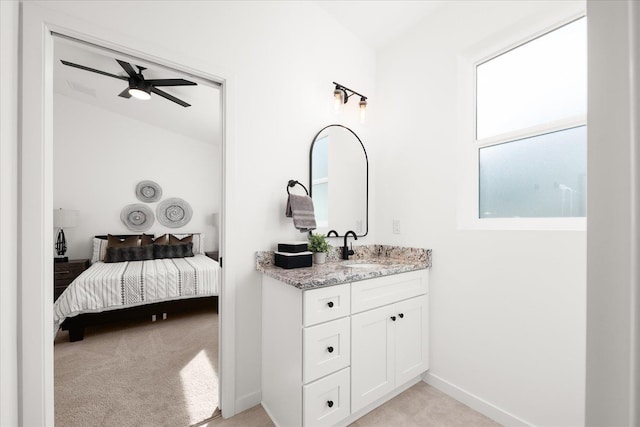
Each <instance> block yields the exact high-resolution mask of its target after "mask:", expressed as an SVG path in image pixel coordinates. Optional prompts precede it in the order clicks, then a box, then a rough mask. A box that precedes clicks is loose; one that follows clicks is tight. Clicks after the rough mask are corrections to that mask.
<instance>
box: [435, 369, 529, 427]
mask: <svg viewBox="0 0 640 427" xmlns="http://www.w3.org/2000/svg"><path fill="white" fill-rule="evenodd" d="M422 380H423V381H424V382H426V383H427V384H429V385H430V386H432V387H434V388H437V389H438V390H440V391H441V392H443V393H445V394H448V395H449V396H451V397H453V398H454V399H456V400H458V401H460V402H462V403H464V404H465V405H467V406H468V407H470V408H472V409H475V410H476V411H478V412H480V413H481V414H483V415H485V416H487V417H489V418H491V419H492V420H494V421H496V422H498V423H500V424H502V425H504V426H508V427H533V424H531V423H529V422H527V421H525V420H523V419H522V418H518V417H517V416H515V415H513V414H510V413H509V412H507V411H505V410H503V409H500V408H499V407H497V406H496V405H494V404H492V403H489V402H487V401H486V400H484V399H482V398H480V397H478V396H476V395H474V394H472V393H469V392H468V391H466V390H464V389H462V388H460V387H458V386H456V385H454V384H452V383H450V382H449V381H447V380H444V379H442V378H440V377H439V376H437V375H433V374H432V373H429V372H427V373H425V374H424V375H423V376H422Z"/></svg>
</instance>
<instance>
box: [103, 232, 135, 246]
mask: <svg viewBox="0 0 640 427" xmlns="http://www.w3.org/2000/svg"><path fill="white" fill-rule="evenodd" d="M107 242H108V243H107V249H108V248H128V247H132V246H140V236H130V237H125V238H124V239H121V238H119V237H117V236H112V235H111V234H107Z"/></svg>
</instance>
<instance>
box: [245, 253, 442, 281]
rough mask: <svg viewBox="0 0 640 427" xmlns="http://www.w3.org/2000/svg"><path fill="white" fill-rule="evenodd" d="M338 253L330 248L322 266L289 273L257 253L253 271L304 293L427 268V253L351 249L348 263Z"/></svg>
mask: <svg viewBox="0 0 640 427" xmlns="http://www.w3.org/2000/svg"><path fill="white" fill-rule="evenodd" d="M340 249H341V248H332V250H331V251H330V252H329V253H328V254H327V255H328V256H327V262H326V263H325V264H314V265H313V266H312V267H305V268H292V269H285V268H280V267H277V266H275V265H274V255H273V251H260V252H257V253H256V269H257V270H258V271H260V272H262V273H264V274H266V275H267V276H269V277H273V278H274V279H277V280H280V281H281V282H284V283H287V284H289V285H292V286H295V287H296V288H298V289H302V290H306V289H315V288H322V287H325V286H333V285H339V284H341V283H349V282H355V281H358V280H366V279H371V278H374V277H381V276H388V275H391V274H398V273H405V272H408V271H414V270H423V269H426V268H430V267H431V249H422V248H404V247H400V246H387V245H366V246H354V248H353V249H354V252H355V254H354V255H352V256H350V257H349V258H350V259H349V260H348V261H346V260H342V259H340ZM358 265H360V267H359V266H358Z"/></svg>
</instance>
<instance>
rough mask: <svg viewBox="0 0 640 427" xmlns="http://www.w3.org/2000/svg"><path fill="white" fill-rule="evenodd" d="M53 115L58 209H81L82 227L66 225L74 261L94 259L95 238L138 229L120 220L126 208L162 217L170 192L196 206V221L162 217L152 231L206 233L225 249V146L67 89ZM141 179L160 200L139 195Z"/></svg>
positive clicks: (210, 242)
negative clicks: (221, 238) (218, 220)
mask: <svg viewBox="0 0 640 427" xmlns="http://www.w3.org/2000/svg"><path fill="white" fill-rule="evenodd" d="M53 112H54V129H53V137H54V182H53V184H54V187H53V195H54V199H53V200H54V208H55V209H58V208H63V209H75V210H78V211H79V217H78V226H77V227H73V228H67V229H65V236H66V238H67V247H68V251H67V256H69V258H70V259H74V258H75V259H77V258H91V254H92V237H93V236H95V235H98V234H107V233H110V234H132V233H133V234H135V232H132V231H130V230H128V229H127V227H126V226H125V225H124V224H123V223H122V221H121V220H120V211H121V210H122V208H123V207H125V206H126V205H129V204H133V203H140V204H144V205H146V206H148V207H149V208H150V209H151V210H152V211H153V213H154V215H155V214H156V207H157V206H158V204H159V203H160V202H161V201H162V200H165V199H167V198H170V197H179V198H182V199H184V200H185V201H187V202H188V203H189V204H190V205H191V208H192V209H193V216H192V218H191V221H190V222H189V223H188V224H187V225H186V226H184V227H180V228H168V227H165V226H163V225H162V224H160V222H159V221H158V220H157V218H156V220H155V222H154V224H153V225H152V227H151V228H150V229H149V230H148V231H146V233H148V234H152V233H155V234H156V235H160V234H164V233H166V232H169V233H176V234H178V233H189V232H197V233H204V235H205V249H206V250H214V249H218V227H217V226H215V225H214V223H213V214H214V213H219V212H220V203H221V189H222V182H221V179H222V171H221V168H222V164H221V150H220V146H219V145H214V144H211V143H207V142H204V141H198V140H195V139H192V138H188V137H185V136H183V135H178V134H176V133H173V132H170V131H167V130H165V129H162V128H159V127H156V126H151V125H149V124H146V123H144V122H140V121H137V120H133V119H130V118H128V117H126V116H123V115H120V114H115V113H113V112H110V111H107V110H105V109H102V108H98V107H94V106H91V105H90V104H87V103H85V102H82V101H78V100H74V99H71V98H69V97H66V96H64V95H60V94H55V96H54V106H53ZM212 137H213V135H212ZM142 180H151V181H155V182H156V183H158V184H159V185H160V187H161V188H162V198H161V199H160V201H158V202H154V203H144V202H141V201H139V200H138V199H137V198H136V195H135V189H136V184H137V183H138V182H140V181H142ZM156 217H157V215H156ZM54 232H55V231H54Z"/></svg>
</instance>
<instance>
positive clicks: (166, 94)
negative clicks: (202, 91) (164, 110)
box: [151, 86, 191, 107]
mask: <svg viewBox="0 0 640 427" xmlns="http://www.w3.org/2000/svg"><path fill="white" fill-rule="evenodd" d="M151 92H153V93H155V94H156V95H160V96H161V97H163V98H166V99H168V100H169V101H173V102H175V103H176V104H179V105H182V106H183V107H189V106H191V104H187V103H186V102H184V101H183V100H181V99H178V98H176V97H175V96H173V95H169V94H168V93H167V92H164V91H162V90H160V89H158V88H155V87H153V86H151Z"/></svg>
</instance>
